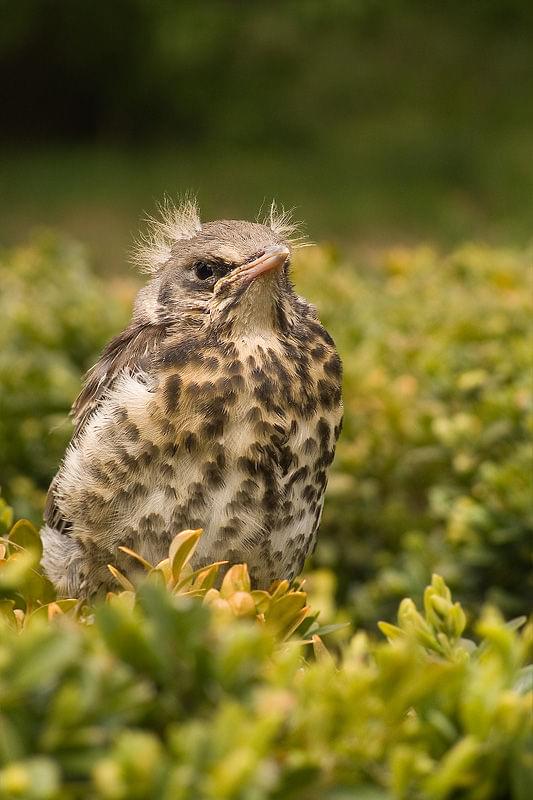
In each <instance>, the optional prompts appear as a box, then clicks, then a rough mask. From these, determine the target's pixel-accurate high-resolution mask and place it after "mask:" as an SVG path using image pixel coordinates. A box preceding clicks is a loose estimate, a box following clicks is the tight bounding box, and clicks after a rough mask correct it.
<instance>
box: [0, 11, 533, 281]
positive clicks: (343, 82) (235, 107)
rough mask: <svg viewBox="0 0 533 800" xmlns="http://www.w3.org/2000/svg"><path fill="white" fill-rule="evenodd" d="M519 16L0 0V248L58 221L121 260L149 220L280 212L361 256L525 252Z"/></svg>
mask: <svg viewBox="0 0 533 800" xmlns="http://www.w3.org/2000/svg"><path fill="white" fill-rule="evenodd" d="M531 9H532V6H531V4H530V3H522V2H518V1H517V0H514V1H513V0H510V2H502V0H492V1H489V2H459V1H458V0H457V1H456V0H451V1H450V0H449V1H448V2H446V3H440V4H437V3H427V2H421V1H420V2H417V1H416V0H415V1H413V2H402V0H395V1H390V2H377V0H353V1H352V2H349V0H330V2H325V1H324V0H300V1H295V0H292V2H291V0H288V2H275V1H274V2H272V1H271V2H250V0H248V2H244V1H243V2H238V1H237V0H234V1H233V2H230V1H229V0H226V2H224V1H223V0H219V2H213V0H210V1H209V0H208V1H207V2H194V3H193V2H176V1H174V2H170V0H156V2H150V1H149V0H108V2H94V0H93V2H88V1H87V0H68V2H67V0H40V2H33V1H32V0H19V1H18V2H16V3H13V2H10V1H9V0H0V11H1V19H2V25H1V31H0V70H1V74H2V76H3V77H4V79H5V78H6V77H7V80H4V81H2V84H3V88H2V90H1V91H2V94H3V97H2V98H1V107H2V124H1V126H0V137H1V139H2V160H1V164H0V241H3V242H8V243H11V242H13V241H16V240H19V239H23V238H24V237H25V236H26V234H27V231H28V229H30V228H31V227H32V226H34V225H35V224H42V223H47V224H53V225H57V226H59V227H61V228H62V229H63V230H66V231H67V232H70V233H73V234H75V235H78V236H80V237H81V238H83V239H84V240H85V241H88V242H89V244H90V245H91V248H92V251H93V254H94V257H95V259H96V261H97V263H98V264H99V265H100V267H101V268H105V267H109V266H111V265H113V266H114V267H115V268H120V267H121V266H122V265H124V263H125V251H126V249H127V247H128V244H129V241H130V237H131V234H132V232H133V231H135V229H136V228H137V224H138V220H139V217H140V216H142V212H143V210H144V211H150V210H152V209H153V206H154V203H155V202H156V200H157V199H158V198H160V197H161V195H162V194H163V193H164V192H167V193H169V194H172V195H176V194H179V193H183V192H185V191H187V190H192V191H195V192H197V193H198V195H199V199H200V202H201V206H202V208H203V209H204V211H205V216H207V217H212V216H219V215H223V216H248V217H249V216H252V217H253V216H255V215H256V213H257V211H258V209H259V207H260V205H261V203H262V202H263V201H264V200H265V199H267V200H269V199H270V198H271V197H273V196H275V197H276V198H278V199H279V200H280V201H281V202H282V203H284V204H285V205H287V206H296V207H297V214H298V216H300V217H301V218H303V219H304V220H306V221H307V224H308V230H309V232H310V234H311V236H312V237H313V238H314V239H316V240H322V239H324V238H326V239H332V240H337V241H340V242H342V243H344V245H346V244H350V245H355V246H357V247H359V248H362V249H363V250H365V249H366V248H370V249H374V248H376V247H378V248H379V247H381V246H382V245H386V244H388V243H390V242H398V241H400V240H401V241H406V242H412V241H418V240H421V239H422V240H431V241H437V242H442V243H444V244H446V245H447V244H452V243H455V242H457V241H459V240H463V239H485V240H488V241H490V242H497V243H500V242H504V243H517V244H521V243H523V242H525V241H528V240H530V237H531V219H532V218H533V214H532V212H533V59H532V55H531V43H532V41H533V35H532V34H533V12H532V10H531Z"/></svg>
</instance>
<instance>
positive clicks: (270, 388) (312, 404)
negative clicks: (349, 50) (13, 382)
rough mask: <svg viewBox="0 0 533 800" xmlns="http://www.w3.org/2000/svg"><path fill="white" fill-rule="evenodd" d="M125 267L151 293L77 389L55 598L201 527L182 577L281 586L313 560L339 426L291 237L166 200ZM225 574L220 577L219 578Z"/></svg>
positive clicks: (324, 336) (52, 557)
mask: <svg viewBox="0 0 533 800" xmlns="http://www.w3.org/2000/svg"><path fill="white" fill-rule="evenodd" d="M159 212H160V215H159V216H156V217H151V218H148V222H149V227H148V229H147V231H145V232H144V233H143V234H141V237H140V239H139V240H138V242H137V246H136V249H135V251H134V261H136V262H137V264H139V265H140V266H141V267H142V268H143V269H144V270H145V271H146V272H148V281H147V283H146V284H145V285H144V286H143V287H142V288H141V289H140V291H139V292H138V295H137V297H136V300H135V303H134V307H133V313H132V318H131V321H130V323H129V324H128V326H127V327H126V328H125V330H123V331H122V332H121V333H119V334H118V335H117V336H116V337H115V338H113V339H112V340H111V341H110V342H109V343H108V344H107V346H106V347H105V349H104V350H103V352H102V354H101V356H100V358H99V359H98V361H97V362H96V363H95V365H94V366H93V367H92V368H91V369H90V370H89V371H88V373H87V375H86V376H85V380H84V383H83V387H82V390H81V393H80V394H79V396H78V398H77V399H76V401H75V402H74V405H73V407H72V411H71V413H72V416H73V420H74V426H75V427H74V432H73V435H72V439H71V441H70V443H69V445H68V447H67V449H66V452H65V454H64V457H63V459H62V461H61V463H60V465H59V469H58V472H57V474H56V476H55V477H54V479H53V480H52V483H51V485H50V488H49V491H48V495H47V501H46V508H45V512H44V522H43V527H42V529H41V537H42V541H43V561H42V564H43V568H44V572H45V574H46V575H47V576H48V577H49V579H50V580H51V581H52V582H53V583H54V584H55V587H56V589H57V592H58V595H59V596H68V597H80V598H91V597H97V596H99V595H102V594H105V593H106V592H108V591H113V590H116V586H117V585H116V583H115V578H114V577H113V575H112V573H111V571H110V570H109V569H108V565H109V564H114V565H115V566H117V567H118V568H119V569H121V570H122V571H123V572H124V573H125V574H126V575H128V574H130V572H131V570H132V566H131V565H132V563H133V562H134V560H133V559H131V557H130V558H129V559H128V557H127V556H126V555H125V554H124V552H123V551H121V550H119V548H120V547H121V546H123V547H128V548H130V549H132V550H134V551H136V552H137V553H138V554H139V555H140V556H142V557H143V558H145V559H146V560H147V561H149V562H150V563H158V562H159V561H160V560H162V559H163V558H165V557H166V555H167V553H168V548H169V544H170V542H171V541H172V539H173V537H174V536H175V535H176V534H177V533H178V532H180V531H182V530H185V529H193V530H196V529H200V528H201V529H202V530H203V533H202V535H201V536H200V539H199V542H198V546H197V548H196V550H195V553H194V556H193V558H192V560H191V566H192V567H193V568H194V569H199V568H201V567H202V566H204V565H208V564H210V563H213V562H215V561H224V562H226V563H227V565H233V564H238V563H245V564H247V566H248V570H249V575H250V580H251V583H252V586H253V587H254V588H258V589H267V588H268V587H269V586H270V585H271V584H272V582H273V581H276V580H284V579H287V580H289V581H290V580H292V579H294V578H295V577H296V576H298V575H299V574H300V572H301V570H302V568H303V565H304V561H305V559H306V557H307V555H308V554H309V553H311V552H312V551H313V550H314V547H315V545H316V539H317V531H318V527H319V522H320V517H321V513H322V507H323V502H324V491H325V488H326V484H327V476H328V469H329V467H330V465H331V463H332V461H333V458H334V454H335V447H336V442H337V439H338V436H339V433H340V430H341V424H342V396H341V379H342V363H341V359H340V357H339V354H338V352H337V350H336V347H335V344H334V342H333V339H332V338H331V336H330V335H329V333H328V332H327V331H326V330H325V328H324V327H323V326H322V325H321V323H320V321H319V319H318V316H317V312H316V310H315V308H314V306H313V305H311V304H310V303H308V302H307V301H306V300H305V299H303V298H302V297H300V296H299V295H298V294H297V293H296V291H295V289H294V287H293V284H292V282H291V278H290V262H291V254H292V252H293V250H294V249H295V247H297V246H301V245H302V241H301V239H302V237H297V236H296V235H295V226H294V225H293V223H292V222H291V219H290V217H289V215H288V214H287V213H286V212H284V211H283V210H281V211H278V209H277V207H276V206H275V204H273V205H272V206H271V208H270V210H269V212H268V213H267V216H266V218H264V219H262V221H256V222H248V221H243V220H218V221H211V222H202V221H201V219H200V214H199V210H198V206H197V203H196V201H195V200H193V199H190V198H189V199H186V200H184V201H181V202H177V203H173V202H171V201H169V200H165V201H164V202H163V203H162V204H161V205H160V207H159ZM226 568H227V567H226Z"/></svg>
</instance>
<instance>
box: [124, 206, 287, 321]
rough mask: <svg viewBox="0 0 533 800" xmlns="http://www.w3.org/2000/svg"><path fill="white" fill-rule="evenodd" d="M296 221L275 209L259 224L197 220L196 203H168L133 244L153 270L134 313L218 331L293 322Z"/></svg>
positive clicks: (143, 263) (143, 260)
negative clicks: (158, 218)
mask: <svg viewBox="0 0 533 800" xmlns="http://www.w3.org/2000/svg"><path fill="white" fill-rule="evenodd" d="M293 231H294V226H292V224H291V223H290V222H289V221H288V219H287V217H286V215H278V214H277V213H276V211H275V209H274V208H272V209H271V213H270V215H269V217H268V218H267V219H266V220H265V221H264V222H262V223H259V222H245V221H241V220H219V221H216V222H207V223H203V224H202V223H201V222H200V220H199V217H198V213H197V210H196V206H195V205H194V204H192V203H190V202H189V203H186V204H184V205H181V206H180V207H174V206H173V205H168V204H167V205H165V206H164V207H163V209H162V221H154V220H152V230H151V233H150V234H149V235H148V237H146V238H144V239H143V240H142V242H141V244H140V246H139V247H138V248H137V252H136V260H137V261H138V262H140V263H141V264H142V265H143V266H144V268H145V269H146V268H148V269H149V270H150V272H152V273H153V274H154V277H153V278H152V280H151V281H150V283H149V284H148V285H147V286H146V287H145V288H144V289H142V290H141V292H140V293H139V297H138V300H137V305H136V316H144V317H147V318H148V320H149V321H153V322H164V321H169V322H171V321H177V322H179V321H183V322H189V323H191V324H193V325H202V326H205V325H208V326H213V327H216V328H217V329H218V333H219V335H221V336H223V335H224V334H228V335H235V334H237V333H239V332H242V333H244V332H247V331H251V330H260V329H264V328H277V327H284V326H287V325H290V324H291V321H292V319H293V317H294V313H295V309H296V307H297V304H298V302H301V301H299V298H297V296H296V294H295V293H294V291H293V288H292V285H291V283H290V280H289V266H290V255H291V244H293V243H294V236H293Z"/></svg>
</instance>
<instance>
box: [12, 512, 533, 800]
mask: <svg viewBox="0 0 533 800" xmlns="http://www.w3.org/2000/svg"><path fill="white" fill-rule="evenodd" d="M9 517H10V514H9V509H7V507H6V506H5V504H4V505H3V506H2V508H1V509H0V519H1V523H2V524H3V525H4V527H9V525H10V519H9ZM198 535H199V532H197V531H187V532H184V533H182V534H179V535H178V536H177V537H176V539H175V540H174V542H173V543H172V546H171V550H170V553H169V558H168V559H167V560H165V561H164V562H162V563H161V564H160V565H156V566H155V567H154V568H152V567H150V566H149V565H146V564H145V565H143V566H144V567H145V569H146V571H147V576H146V577H145V578H144V579H142V580H140V581H139V583H138V585H137V586H136V587H135V586H133V585H126V586H125V587H123V588H124V590H123V591H120V590H119V589H120V584H121V583H123V580H124V579H123V578H122V576H120V575H117V579H118V581H117V592H116V593H112V594H110V595H109V596H108V598H107V602H102V603H100V604H98V605H96V606H95V607H91V608H89V607H87V606H83V605H82V604H80V603H77V602H76V601H75V600H56V599H55V598H54V597H53V591H52V589H51V587H50V585H49V584H48V582H47V581H46V579H45V578H43V577H42V575H41V574H40V572H39V567H38V563H39V558H40V552H41V547H40V541H39V537H38V534H37V532H36V530H35V529H34V528H33V526H32V525H31V523H29V522H25V521H20V522H18V523H17V524H16V525H15V526H14V527H13V528H12V529H11V531H10V533H9V534H8V535H7V536H5V537H4V540H3V541H4V544H3V546H2V547H3V552H2V554H0V555H1V556H2V558H1V559H0V798H1V800H12V799H13V798H27V799H28V800H34V799H35V800H75V799H76V798H79V799H80V800H82V799H83V800H85V798H88V797H91V798H94V800H134V798H139V800H140V799H141V798H146V799H147V800H148V798H150V800H157V799H158V798H161V800H170V799H171V798H172V800H179V798H183V799H184V800H185V799H188V798H190V799H191V800H193V799H194V800H202V799H203V798H205V800H224V798H226V799H227V800H230V798H231V799H232V800H245V799H246V800H247V799H248V798H250V799H252V798H253V799H254V800H263V799H264V800H267V799H268V800H270V799H271V800H277V799H278V800H282V798H283V800H287V799H288V798H293V800H322V799H325V800H339V799H342V798H348V797H358V798H366V800H387V799H389V800H390V799H392V798H397V799H398V800H414V799H415V798H420V799H421V800H423V798H428V800H429V799H432V800H433V799H434V800H445V798H452V797H453V798H457V799H458V798H465V799H466V798H471V799H472V800H484V798H486V799H487V800H489V798H490V800H498V798H501V800H504V798H505V800H507V798H513V799H514V800H524V798H525V797H526V796H527V786H528V785H531V783H530V782H531V780H532V779H533V775H532V774H531V764H530V761H528V757H527V744H528V718H529V712H530V703H531V692H530V691H529V694H528V690H529V689H530V686H529V684H530V683H531V671H530V670H529V669H528V668H527V667H525V666H524V665H525V663H526V659H527V648H528V646H531V641H532V629H531V627H530V626H529V627H524V620H523V619H522V620H515V621H514V622H512V623H509V624H505V623H504V621H503V619H502V618H501V616H500V614H499V613H498V612H497V611H495V610H494V609H490V608H488V609H486V610H485V611H484V613H483V614H482V616H481V618H480V620H479V621H478V622H477V623H476V625H475V626H474V631H475V636H476V640H477V641H473V640H470V639H465V638H463V632H464V628H465V622H466V619H465V615H464V612H463V610H462V608H461V606H460V605H459V604H458V603H453V602H452V599H451V596H450V591H449V589H448V588H447V586H446V584H445V583H444V581H443V580H442V578H440V577H438V576H436V575H435V576H434V577H433V580H432V583H431V585H430V586H428V587H427V589H426V591H425V594H424V608H423V611H422V612H420V611H419V610H418V609H417V608H416V606H415V604H414V603H413V601H412V600H409V599H406V600H404V601H403V602H402V603H401V605H400V608H399V612H398V624H397V625H391V624H389V623H382V625H381V627H382V631H383V633H384V634H385V635H386V636H387V638H388V641H383V642H379V643H376V642H374V641H373V640H371V639H369V638H368V636H367V634H365V633H362V632H360V633H356V634H355V636H353V637H351V638H350V639H348V640H347V641H346V642H345V643H344V644H342V645H340V646H338V647H335V648H334V650H333V652H330V651H329V650H328V649H327V648H326V646H325V645H324V643H323V641H322V639H321V638H320V636H319V635H317V632H316V631H317V630H318V628H317V621H316V615H312V614H310V613H309V609H308V608H307V606H306V597H305V594H304V592H303V591H302V589H301V587H300V586H296V587H289V586H287V585H281V584H277V585H274V586H273V587H272V588H271V590H270V591H269V592H260V593H256V592H250V587H249V581H248V577H247V572H246V568H245V567H243V566H237V567H233V568H232V570H230V571H229V572H228V573H227V574H226V576H225V577H224V580H223V582H222V585H221V587H220V590H217V589H214V588H213V587H212V586H211V583H212V579H213V576H214V575H216V573H217V571H218V569H219V567H220V565H214V566H213V567H209V568H206V569H205V570H203V571H201V572H197V573H193V572H192V571H191V569H190V568H189V567H188V564H187V560H188V558H189V557H190V555H191V553H192V551H193V548H194V546H195V544H196V541H197V539H198ZM132 557H134V556H132ZM520 629H522V630H521V631H520ZM313 630H314V631H315V633H314V634H313ZM323 633H324V631H323ZM311 644H312V645H313V648H311V646H310V645H311ZM528 770H529V772H528Z"/></svg>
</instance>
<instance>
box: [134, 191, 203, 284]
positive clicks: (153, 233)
mask: <svg viewBox="0 0 533 800" xmlns="http://www.w3.org/2000/svg"><path fill="white" fill-rule="evenodd" d="M157 211H158V214H157V216H152V215H148V216H147V217H146V218H145V222H147V223H148V227H147V230H146V231H144V232H143V233H141V234H140V235H139V237H138V239H137V241H136V242H135V243H134V246H133V250H132V261H133V263H134V264H136V265H137V266H138V267H140V269H142V270H143V271H144V272H157V271H158V270H159V269H161V267H163V266H164V265H165V264H166V262H167V261H168V260H169V258H170V257H171V255H172V245H173V243H174V242H175V241H178V240H179V239H192V238H193V236H195V235H196V234H197V233H198V231H200V230H201V229H202V223H201V222H200V216H199V212H198V205H197V202H196V199H195V198H193V197H185V198H184V199H183V200H182V201H181V202H179V203H178V204H177V205H176V204H175V203H174V202H173V200H171V199H170V198H169V197H165V198H164V200H163V201H162V202H161V203H159V204H158V207H157Z"/></svg>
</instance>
